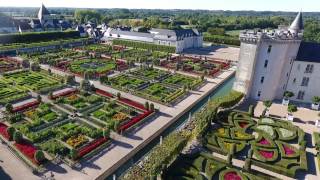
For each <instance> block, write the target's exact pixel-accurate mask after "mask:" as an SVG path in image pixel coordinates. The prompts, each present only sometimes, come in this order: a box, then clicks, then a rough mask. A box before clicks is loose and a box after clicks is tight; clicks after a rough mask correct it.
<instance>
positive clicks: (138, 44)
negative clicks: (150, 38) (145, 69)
mask: <svg viewBox="0 0 320 180" xmlns="http://www.w3.org/2000/svg"><path fill="white" fill-rule="evenodd" d="M112 44H113V45H120V46H129V47H134V48H141V49H149V50H152V51H163V52H168V53H175V52H176V47H173V46H164V45H157V44H151V43H145V42H138V41H128V40H121V39H114V40H113V41H112Z"/></svg>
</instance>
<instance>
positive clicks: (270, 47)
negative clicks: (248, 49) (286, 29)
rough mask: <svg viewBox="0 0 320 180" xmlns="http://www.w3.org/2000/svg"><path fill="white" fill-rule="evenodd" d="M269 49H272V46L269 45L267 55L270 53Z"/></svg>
mask: <svg viewBox="0 0 320 180" xmlns="http://www.w3.org/2000/svg"><path fill="white" fill-rule="evenodd" d="M271 49H272V46H271V45H269V47H268V53H270V52H271Z"/></svg>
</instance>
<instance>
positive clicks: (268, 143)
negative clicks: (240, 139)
mask: <svg viewBox="0 0 320 180" xmlns="http://www.w3.org/2000/svg"><path fill="white" fill-rule="evenodd" d="M259 144H262V145H271V144H270V142H269V141H268V140H266V139H265V138H262V139H261V140H260V141H259Z"/></svg>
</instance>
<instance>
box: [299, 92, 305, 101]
mask: <svg viewBox="0 0 320 180" xmlns="http://www.w3.org/2000/svg"><path fill="white" fill-rule="evenodd" d="M303 98H304V91H299V92H298V97H297V99H300V100H303Z"/></svg>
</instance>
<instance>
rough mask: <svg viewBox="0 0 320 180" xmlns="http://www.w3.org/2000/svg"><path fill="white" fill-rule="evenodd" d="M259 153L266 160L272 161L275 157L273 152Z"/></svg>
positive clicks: (261, 151) (260, 151)
mask: <svg viewBox="0 0 320 180" xmlns="http://www.w3.org/2000/svg"><path fill="white" fill-rule="evenodd" d="M259 153H260V155H261V156H263V157H264V158H266V159H271V158H272V157H273V155H274V152H273V151H263V150H259Z"/></svg>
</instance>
